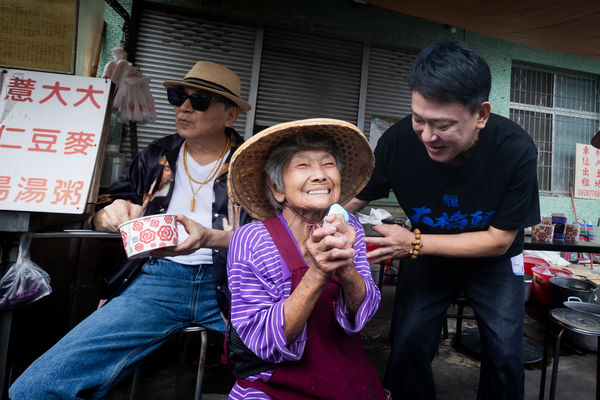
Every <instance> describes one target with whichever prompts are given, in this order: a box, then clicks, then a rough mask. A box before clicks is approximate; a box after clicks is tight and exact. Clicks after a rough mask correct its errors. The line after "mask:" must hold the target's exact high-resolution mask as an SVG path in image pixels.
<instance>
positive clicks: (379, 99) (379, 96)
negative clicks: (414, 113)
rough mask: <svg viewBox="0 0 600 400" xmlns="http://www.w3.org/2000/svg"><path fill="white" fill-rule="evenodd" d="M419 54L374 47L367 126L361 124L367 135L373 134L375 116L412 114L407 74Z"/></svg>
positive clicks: (371, 60)
mask: <svg viewBox="0 0 600 400" xmlns="http://www.w3.org/2000/svg"><path fill="white" fill-rule="evenodd" d="M416 56H417V52H416V51H411V50H404V49H394V50H390V49H382V48H376V47H371V49H370V52H369V74H368V76H369V78H368V84H367V101H366V110H365V126H364V127H360V128H363V132H364V133H365V135H367V136H369V135H370V124H371V119H372V118H373V117H383V118H393V119H402V118H404V117H405V116H406V115H408V114H410V112H411V92H410V90H409V89H408V74H409V72H410V68H411V64H412V62H413V60H414V59H415V58H416Z"/></svg>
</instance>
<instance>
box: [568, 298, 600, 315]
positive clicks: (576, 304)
mask: <svg viewBox="0 0 600 400" xmlns="http://www.w3.org/2000/svg"><path fill="white" fill-rule="evenodd" d="M570 298H572V297H570ZM563 304H564V305H565V307H568V308H570V309H571V310H575V311H581V312H585V313H589V314H594V315H596V316H600V304H595V303H587V302H584V301H563Z"/></svg>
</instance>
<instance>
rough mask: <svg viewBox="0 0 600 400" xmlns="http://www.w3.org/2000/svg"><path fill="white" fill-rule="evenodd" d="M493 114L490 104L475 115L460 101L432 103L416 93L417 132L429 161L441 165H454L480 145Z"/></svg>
mask: <svg viewBox="0 0 600 400" xmlns="http://www.w3.org/2000/svg"><path fill="white" fill-rule="evenodd" d="M489 110H490V109H489V103H488V102H484V103H482V104H481V105H480V106H479V108H478V110H476V111H475V113H472V112H471V111H470V110H469V108H468V107H467V106H465V105H464V104H462V103H460V102H458V101H453V102H438V101H432V100H428V99H426V98H425V97H423V96H421V94H420V93H418V92H414V91H413V93H412V126H413V130H414V131H415V133H416V134H417V136H418V137H419V139H420V140H421V142H423V144H424V145H425V149H426V150H427V154H428V155H429V157H430V158H431V159H432V160H434V161H437V162H439V163H445V164H447V163H452V161H454V160H456V159H457V157H459V156H460V155H462V154H463V153H465V152H466V151H468V150H469V149H470V148H471V147H473V146H474V145H475V144H476V143H477V138H478V136H479V131H480V130H481V129H483V128H484V127H485V124H486V123H487V120H488V117H489Z"/></svg>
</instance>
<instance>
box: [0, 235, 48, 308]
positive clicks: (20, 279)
mask: <svg viewBox="0 0 600 400" xmlns="http://www.w3.org/2000/svg"><path fill="white" fill-rule="evenodd" d="M30 244H31V234H29V233H28V234H23V235H22V236H21V241H20V243H19V256H18V257H17V262H16V263H15V264H13V265H12V266H11V267H10V268H9V269H8V271H6V274H5V275H4V276H3V277H2V279H0V309H9V308H13V307H16V306H20V305H24V304H29V303H33V302H34V301H36V300H39V299H41V298H42V297H44V296H47V295H49V294H50V293H51V292H52V287H51V286H50V276H49V275H48V274H47V273H46V271H44V270H43V269H41V268H40V267H39V266H38V265H37V264H36V263H34V262H33V261H31V259H30V258H29V245H30Z"/></svg>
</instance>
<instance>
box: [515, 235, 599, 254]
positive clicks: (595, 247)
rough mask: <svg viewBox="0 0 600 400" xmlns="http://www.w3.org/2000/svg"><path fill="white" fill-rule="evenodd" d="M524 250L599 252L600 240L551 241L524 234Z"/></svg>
mask: <svg viewBox="0 0 600 400" xmlns="http://www.w3.org/2000/svg"><path fill="white" fill-rule="evenodd" d="M523 246H524V248H525V250H546V251H560V252H573V253H600V242H585V241H583V240H575V241H565V240H554V241H552V242H539V241H536V240H532V239H531V237H530V236H525V241H524V243H523Z"/></svg>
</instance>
